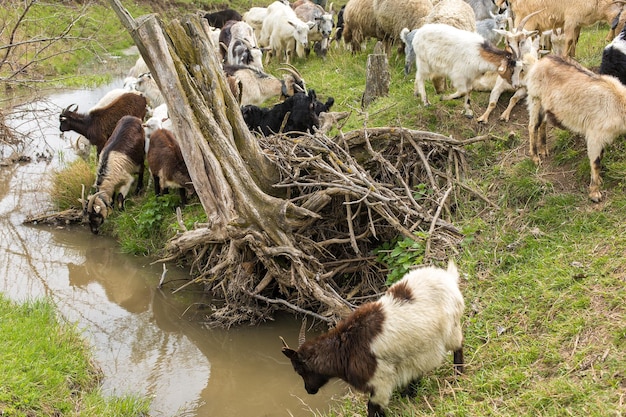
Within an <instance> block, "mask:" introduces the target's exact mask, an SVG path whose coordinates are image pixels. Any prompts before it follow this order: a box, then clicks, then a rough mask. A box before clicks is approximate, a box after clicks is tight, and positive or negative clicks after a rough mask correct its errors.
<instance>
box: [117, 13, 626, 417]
mask: <svg viewBox="0 0 626 417" xmlns="http://www.w3.org/2000/svg"><path fill="white" fill-rule="evenodd" d="M255 3H256V4H259V3H261V2H256V1H255ZM606 32H607V28H606V27H605V26H602V25H597V26H593V27H591V28H587V29H585V30H584V32H583V33H582V36H581V43H580V45H579V48H578V59H579V60H580V61H581V63H583V65H585V66H587V67H590V68H597V66H598V65H599V62H600V53H601V50H602V47H603V46H604V45H605V40H604V37H605V35H606ZM372 46H373V44H371V43H370V44H369V45H368V50H367V51H365V52H362V53H357V54H354V55H352V54H350V53H348V52H346V51H345V50H343V49H341V48H339V49H332V50H331V51H330V53H329V55H328V57H327V58H326V59H325V60H322V59H319V58H317V57H315V56H313V57H311V58H310V59H308V60H296V61H295V63H294V64H295V65H296V66H297V67H298V68H299V70H300V71H301V72H302V74H303V75H304V77H305V79H306V80H307V85H308V86H309V87H311V88H315V90H316V91H317V93H318V95H319V96H320V97H321V98H323V99H325V98H326V97H328V96H333V97H334V98H335V103H336V104H335V107H334V108H333V110H337V111H344V110H348V111H351V112H352V115H351V116H350V118H349V119H348V121H347V124H346V125H345V127H344V128H343V130H344V131H349V130H352V129H358V128H361V127H363V126H365V125H366V126H370V127H374V126H403V127H407V128H413V129H420V130H429V131H434V132H437V133H441V134H444V135H451V136H453V137H455V138H458V139H467V138H471V137H475V136H479V135H488V136H489V140H486V141H483V142H479V143H476V144H474V145H472V146H469V147H468V148H467V149H466V152H467V160H468V162H469V164H470V166H469V170H468V172H467V173H466V177H465V178H464V181H465V182H466V183H467V184H468V185H471V186H472V187H476V188H477V189H479V190H481V192H482V193H483V194H484V196H486V197H487V198H488V199H489V200H490V201H492V202H494V203H495V204H496V205H497V207H495V206H493V205H487V204H485V203H484V201H482V200H479V199H467V198H458V199H456V197H455V200H454V203H455V204H454V206H455V211H454V213H452V214H450V218H449V219H448V220H450V221H451V222H453V223H454V224H455V225H457V226H458V227H460V228H462V230H463V231H464V232H465V239H464V241H463V244H462V245H461V247H460V248H458V255H457V257H456V260H457V263H458V265H459V269H460V270H461V271H462V273H463V275H464V280H463V282H462V290H463V293H464V295H465V300H466V304H467V311H466V317H465V319H464V328H465V338H466V342H465V346H466V360H467V372H466V374H465V375H464V376H463V377H461V378H458V379H454V378H452V377H451V375H452V368H451V366H450V365H449V364H448V365H446V366H444V367H443V368H442V369H440V370H439V371H437V372H435V373H433V374H432V375H428V376H427V377H426V378H424V380H423V384H422V386H421V387H420V390H419V393H418V395H417V397H416V398H412V399H403V398H399V397H395V398H394V399H393V401H392V404H391V405H390V412H389V414H390V415H392V416H403V417H404V416H426V415H429V416H431V415H436V416H449V415H454V416H529V417H530V416H533V417H534V416H549V417H552V416H554V417H557V416H559V417H560V416H568V415H576V416H579V415H587V416H593V417H605V416H622V415H624V414H625V413H626V405H625V403H626V372H625V371H624V366H623V363H624V361H625V360H626V314H625V313H626V311H625V305H626V272H625V271H626V260H625V257H624V254H625V252H626V223H625V222H624V221H623V213H624V208H625V207H626V190H625V189H624V173H625V171H626V170H625V166H626V165H625V163H626V157H625V156H624V155H625V153H626V152H625V151H626V149H625V148H624V146H625V145H624V143H623V141H619V140H618V141H617V143H615V144H614V145H612V146H610V147H608V148H607V149H606V152H605V159H604V160H603V165H604V166H603V178H604V181H605V183H604V186H603V187H604V190H606V192H607V195H606V197H605V201H604V202H602V203H600V204H594V203H591V202H590V201H589V200H588V198H587V191H586V189H587V185H588V182H589V162H588V160H587V156H586V150H585V145H584V142H583V140H582V139H581V138H580V137H577V136H576V135H572V134H570V133H569V132H566V131H562V130H559V129H557V128H551V129H550V131H549V147H550V149H551V156H550V157H549V158H548V159H547V160H546V161H545V162H544V163H543V164H542V165H541V166H539V167H536V166H534V165H533V164H532V163H531V162H530V160H529V158H528V157H527V149H526V148H527V146H528V138H527V131H526V129H527V127H526V125H527V114H526V109H525V106H524V104H523V103H520V104H519V105H518V106H517V107H516V109H515V110H514V112H513V114H512V119H511V122H509V123H504V122H500V121H498V120H497V117H498V116H499V114H500V113H501V111H502V110H503V109H504V108H505V106H506V103H507V100H508V97H510V94H506V95H504V96H503V97H502V99H501V100H500V104H499V105H498V107H497V108H496V110H495V112H494V113H493V114H492V119H491V123H489V124H487V125H480V124H478V123H477V122H476V121H475V120H468V119H466V118H464V117H463V116H462V104H461V103H459V102H441V101H439V99H438V98H437V97H436V96H435V94H434V92H433V90H432V87H431V85H430V84H429V85H428V93H429V96H430V97H431V101H432V103H433V105H432V106H431V107H429V108H423V107H422V106H421V104H420V103H419V100H418V99H416V98H415V97H414V96H413V79H412V76H409V77H405V76H404V74H403V66H404V62H403V57H401V56H398V55H397V53H396V52H394V53H393V54H392V56H391V57H390V60H389V63H390V71H391V80H392V82H391V89H390V93H389V96H388V97H384V98H381V99H379V100H377V101H376V102H375V103H374V104H373V105H371V106H370V107H369V108H368V109H365V110H363V109H361V107H360V98H361V94H362V92H363V88H364V81H365V68H366V61H367V54H368V53H370V52H371V51H372ZM277 67H278V65H277V64H272V65H270V66H268V67H267V70H268V72H272V73H275V72H276V69H277ZM487 101H488V93H484V92H482V93H481V92H475V93H473V95H472V106H473V108H474V110H475V113H476V114H477V115H479V114H481V113H482V111H484V109H485V108H486V106H487ZM171 198H176V197H174V196H172V197H171ZM169 204H170V203H167V204H166V205H165V208H164V205H162V204H158V203H157V202H156V199H155V198H154V196H153V194H152V192H151V191H150V192H148V193H147V194H146V196H144V197H140V198H135V199H133V200H132V201H131V203H130V207H129V210H128V211H127V212H126V213H124V214H118V213H115V214H114V215H113V217H112V218H111V221H110V222H108V223H107V227H108V228H109V232H110V233H112V234H116V235H117V236H120V239H122V237H123V238H124V239H128V242H127V243H123V244H124V245H128V246H126V247H127V248H128V250H131V251H134V252H139V253H154V252H155V251H158V249H159V248H160V247H162V242H163V239H166V238H167V236H168V233H171V230H173V229H172V227H174V226H173V225H175V220H174V216H173V213H172V210H171V209H170V208H167V205H169ZM166 209H167V210H166ZM161 210H163V211H161ZM187 210H197V205H196V206H195V208H194V206H193V205H191V206H190V208H188V209H187ZM197 215H198V213H197V212H196V213H195V214H192V213H191V211H185V213H184V215H183V218H184V219H185V220H186V221H187V219H190V220H192V219H194V216H197ZM155 230H158V231H159V233H154V231H155ZM168 231H169V232H168ZM135 232H136V233H135ZM139 234H141V236H139ZM394 266H396V265H391V267H394ZM294 378H295V376H294ZM294 381H295V379H294ZM365 402H366V400H365V399H364V398H362V397H361V396H358V400H356V401H354V400H353V399H350V400H348V401H346V402H345V404H344V406H343V407H341V408H337V409H336V410H334V411H333V412H331V413H330V415H332V416H336V417H339V416H342V417H343V416H346V417H347V416H353V415H355V414H358V415H363V414H364V410H365Z"/></svg>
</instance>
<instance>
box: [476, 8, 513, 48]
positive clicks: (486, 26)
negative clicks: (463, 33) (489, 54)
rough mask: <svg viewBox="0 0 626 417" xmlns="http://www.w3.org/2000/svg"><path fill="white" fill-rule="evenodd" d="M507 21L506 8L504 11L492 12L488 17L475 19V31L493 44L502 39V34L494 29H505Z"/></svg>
mask: <svg viewBox="0 0 626 417" xmlns="http://www.w3.org/2000/svg"><path fill="white" fill-rule="evenodd" d="M508 21H509V14H508V10H507V11H505V12H504V13H498V14H493V13H491V17H489V18H488V19H481V20H477V21H476V32H478V34H480V35H481V36H482V37H483V38H485V39H487V40H488V41H489V42H491V43H492V44H494V45H498V44H499V43H500V41H502V34H501V33H498V32H497V31H496V30H500V31H504V30H506V29H507V25H508Z"/></svg>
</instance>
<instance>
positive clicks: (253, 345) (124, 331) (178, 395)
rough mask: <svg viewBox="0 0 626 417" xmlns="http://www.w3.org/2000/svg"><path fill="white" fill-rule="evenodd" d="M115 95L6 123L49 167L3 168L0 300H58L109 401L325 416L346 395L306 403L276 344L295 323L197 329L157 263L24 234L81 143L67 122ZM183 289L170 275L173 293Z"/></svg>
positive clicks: (58, 235) (162, 408)
mask: <svg viewBox="0 0 626 417" xmlns="http://www.w3.org/2000/svg"><path fill="white" fill-rule="evenodd" d="M120 84H121V81H120V80H118V81H116V83H115V84H114V85H110V86H106V87H104V88H100V89H96V90H93V91H82V90H81V91H72V92H67V93H59V94H55V95H52V96H50V97H49V98H48V100H47V101H42V102H38V103H36V104H35V105H33V106H31V107H28V108H26V109H25V110H26V111H24V112H23V113H20V114H19V116H18V117H17V119H15V120H13V121H12V122H11V124H13V125H14V126H16V127H19V129H20V130H21V131H23V132H29V133H31V134H32V135H33V138H34V140H33V141H32V143H31V144H30V145H29V148H28V152H27V153H28V154H29V155H31V156H33V157H36V155H48V156H51V158H49V159H48V160H41V161H37V159H36V158H35V159H34V162H31V163H26V164H18V165H11V166H9V167H0V292H2V293H4V294H6V295H8V296H9V297H11V298H13V299H15V300H25V299H33V298H38V297H42V296H46V297H49V298H50V299H52V300H53V301H54V302H55V304H56V305H57V306H58V309H59V311H60V313H61V315H62V316H63V317H64V318H66V319H67V320H68V321H70V322H73V323H77V324H78V326H79V327H80V328H81V329H82V330H83V331H84V334H85V336H86V337H87V338H88V340H89V341H90V342H91V344H92V345H93V351H94V356H95V359H96V361H97V363H98V364H99V366H100V367H101V368H102V370H103V372H104V374H105V378H104V383H103V390H104V392H105V393H106V394H112V395H124V394H136V395H142V396H148V397H150V398H151V399H152V408H151V415H152V416H167V417H169V416H211V417H213V416H220V417H228V416H233V417H234V416H237V417H249V416H250V417H253V416H254V417H257V416H295V417H299V416H312V415H314V412H315V410H327V409H328V406H329V404H330V403H332V401H333V399H334V398H339V397H341V394H342V393H344V392H345V386H344V385H343V384H341V383H339V382H336V383H331V384H329V386H328V387H325V388H324V389H322V390H321V391H320V393H318V394H317V395H315V396H310V395H308V394H306V392H305V391H304V388H303V384H302V382H301V380H300V379H299V377H298V376H297V375H296V374H295V373H294V372H293V371H292V369H291V366H290V365H289V363H288V361H287V359H286V358H285V357H284V356H283V355H282V354H281V353H280V347H281V342H280V340H279V336H281V335H282V336H284V337H285V338H286V339H287V340H288V341H290V342H291V343H293V344H295V343H296V339H297V333H298V328H299V324H298V322H296V321H295V320H293V319H291V318H289V317H284V318H279V319H278V320H277V321H275V322H272V323H268V324H265V325H261V326H255V327H252V326H244V327H240V328H236V329H230V330H228V331H226V330H220V329H209V328H206V327H205V326H204V325H203V324H202V323H201V322H199V321H197V319H196V317H200V316H201V314H195V315H194V314H192V312H193V311H194V309H195V307H194V302H196V301H199V297H200V295H198V294H193V293H187V294H184V295H182V296H180V295H178V294H177V295H175V296H174V295H172V294H171V289H172V288H174V286H173V285H170V286H169V288H166V289H164V290H158V289H157V288H156V286H157V284H158V282H159V279H160V277H161V274H162V266H161V265H158V264H157V265H151V261H152V260H151V259H148V258H143V257H135V256H129V255H125V254H122V253H120V251H119V248H118V246H117V245H116V243H115V242H114V241H112V240H111V239H108V238H106V237H103V236H94V235H92V234H91V233H90V232H89V231H88V228H81V227H71V228H51V227H44V226H35V227H33V226H25V225H23V224H22V221H23V220H24V218H25V216H26V215H28V214H38V213H42V212H44V211H45V210H46V209H47V208H49V207H50V203H49V197H48V195H47V193H46V189H47V187H48V186H49V182H50V175H51V173H52V172H54V170H55V169H58V168H59V167H61V166H62V165H63V164H64V163H65V162H67V161H69V160H71V159H73V158H74V156H73V151H72V150H71V149H70V148H69V143H70V141H71V140H73V138H75V137H76V136H75V135H74V134H67V133H66V134H65V135H64V136H63V137H61V136H60V134H59V131H58V114H59V112H60V110H61V109H62V108H64V107H66V106H68V105H69V104H72V103H77V104H78V105H79V110H80V111H86V110H87V109H88V108H89V107H91V106H92V105H93V104H95V102H97V100H98V99H99V98H100V97H101V96H102V95H103V94H104V93H105V92H106V91H108V90H109V89H110V88H113V87H117V86H119V85H120ZM44 109H47V111H44ZM0 150H1V151H2V154H3V155H4V156H7V154H8V153H10V151H9V150H7V149H6V148H5V149H0ZM187 277H188V272H187V271H185V270H182V269H177V268H176V267H174V266H171V265H170V266H168V272H167V280H168V281H174V280H182V279H185V278H187ZM179 282H180V281H179ZM166 287H167V286H166Z"/></svg>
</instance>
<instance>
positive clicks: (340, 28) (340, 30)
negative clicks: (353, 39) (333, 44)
mask: <svg viewBox="0 0 626 417" xmlns="http://www.w3.org/2000/svg"><path fill="white" fill-rule="evenodd" d="M345 10H346V5H345V4H344V5H343V6H341V8H340V9H339V13H337V29H335V36H334V37H333V40H335V41H337V42H339V41H340V40H341V38H342V36H343V24H344V20H343V13H344V11H345Z"/></svg>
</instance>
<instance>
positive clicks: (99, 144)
mask: <svg viewBox="0 0 626 417" xmlns="http://www.w3.org/2000/svg"><path fill="white" fill-rule="evenodd" d="M127 115H130V116H135V117H138V118H140V119H143V118H144V116H145V115H146V98H145V97H144V96H142V95H141V94H137V93H125V94H122V95H121V96H119V97H117V98H116V99H115V100H114V101H113V102H111V103H109V104H108V105H106V106H104V107H98V108H94V109H92V110H90V111H89V112H88V113H78V105H77V104H70V105H69V106H67V107H66V108H65V109H63V111H62V112H61V114H60V115H59V122H60V126H59V129H60V130H61V132H67V131H70V130H73V131H75V132H77V133H79V134H81V135H83V136H84V137H86V138H87V140H89V142H90V143H91V144H92V145H94V146H95V147H96V150H97V151H98V155H99V154H100V153H101V152H102V149H103V148H104V145H105V144H106V143H107V141H108V140H109V137H110V136H111V134H112V133H113V130H114V129H115V126H116V125H117V123H118V121H119V120H120V119H121V118H122V117H124V116H127Z"/></svg>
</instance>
